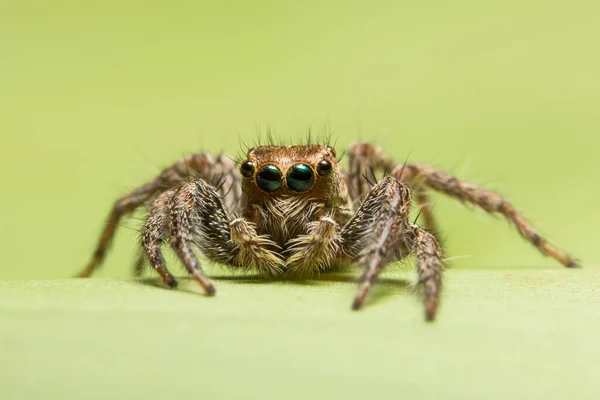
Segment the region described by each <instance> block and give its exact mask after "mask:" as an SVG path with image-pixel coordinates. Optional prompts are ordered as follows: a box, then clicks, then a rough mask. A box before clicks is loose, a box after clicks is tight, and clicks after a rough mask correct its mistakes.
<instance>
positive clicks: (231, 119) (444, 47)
mask: <svg viewBox="0 0 600 400" xmlns="http://www.w3.org/2000/svg"><path fill="white" fill-rule="evenodd" d="M486 3H488V2H486ZM599 13H600V5H599V3H598V2H594V1H576V2H557V1H553V2H548V1H527V2H502V3H498V4H483V3H481V2H477V1H458V2H423V1H419V2H416V1H415V2H396V1H384V2H382V1H374V2H368V3H367V2H350V1H339V2H317V1H315V2H280V1H257V2H243V1H242V2H229V1H227V2H177V1H175V2H171V3H168V4H166V3H164V4H163V3H162V2H146V1H139V2H112V1H102V2H85V3H80V2H72V1H71V2H69V1H56V2H39V1H38V2H35V1H34V2H3V4H2V5H1V7H0V53H1V54H2V62H0V113H1V118H0V132H1V135H2V146H1V149H0V151H1V157H0V162H1V163H2V168H1V172H0V173H1V174H2V182H3V183H4V190H3V192H4V194H3V195H2V196H1V197H0V202H1V204H0V210H1V211H0V218H1V224H0V229H1V231H0V240H1V241H2V243H3V248H4V251H3V263H2V267H1V268H0V277H1V278H56V277H68V276H71V274H72V273H73V272H74V271H76V270H78V269H79V268H80V267H81V266H82V265H83V264H84V263H85V262H86V261H87V259H88V256H89V255H90V253H91V251H92V249H93V246H94V244H95V241H96V236H97V235H98V234H99V232H100V229H101V226H102V224H103V222H104V218H105V216H106V214H107V213H108V211H109V207H110V205H111V203H112V201H113V200H114V199H115V198H116V197H117V196H119V195H121V194H123V193H124V192H125V191H127V190H129V189H130V188H132V187H134V186H135V185H138V184H140V183H142V182H144V181H146V180H147V179H149V178H150V177H152V176H153V175H154V174H155V173H156V172H157V171H158V170H159V169H160V168H162V167H164V166H166V165H168V164H170V163H171V162H173V161H175V160H177V159H178V158H180V157H181V156H182V155H183V154H187V153H190V152H193V151H197V150H200V149H207V150H211V151H215V152H217V151H231V152H237V151H238V150H239V147H240V146H239V140H238V138H241V139H243V140H245V141H251V140H253V139H254V138H255V137H256V132H257V129H259V128H257V127H260V129H263V130H264V129H265V127H266V126H267V125H270V126H271V127H272V128H273V130H274V132H275V133H276V134H277V135H280V136H282V137H285V138H290V139H294V138H298V137H302V136H303V135H304V133H305V132H306V130H307V128H308V127H309V126H312V128H313V131H317V132H318V131H320V130H324V129H326V126H329V127H330V128H331V131H332V132H333V133H334V135H335V137H336V138H337V146H338V147H339V148H343V147H344V146H346V145H347V144H348V143H349V142H350V141H353V140H357V139H363V140H372V141H375V142H376V143H379V144H381V145H383V146H384V147H385V148H386V149H387V150H388V151H389V152H390V153H391V154H393V156H395V157H396V158H398V159H399V160H403V159H405V158H406V156H407V155H408V154H409V153H410V159H411V160H413V161H419V162H431V163H434V164H435V165H437V166H438V167H440V168H444V169H448V170H450V171H453V172H455V173H456V174H458V175H459V176H461V177H463V178H465V179H468V180H470V181H473V182H476V183H479V184H482V185H486V186H488V187H491V188H495V189H497V190H499V191H501V192H502V193H503V194H505V195H506V196H507V197H509V198H510V199H511V200H512V201H513V202H514V203H515V204H516V205H517V206H518V207H519V208H520V209H521V210H522V211H523V212H524V213H525V215H526V216H528V217H529V218H530V219H531V220H532V221H533V222H534V223H535V224H536V225H537V226H538V227H539V229H540V231H541V232H542V233H544V234H546V235H547V236H548V237H549V238H550V239H551V240H553V241H554V242H555V243H557V244H558V245H559V246H561V247H563V248H565V249H568V250H569V251H570V252H572V253H573V254H575V255H577V256H578V257H580V258H581V259H582V260H583V262H584V264H585V265H590V264H594V263H597V262H598V256H597V252H595V250H596V249H595V244H596V243H597V239H596V237H595V236H596V235H595V230H596V228H597V225H598V221H599V218H598V216H599V213H600V211H599V209H598V207H596V203H597V202H596V196H597V195H598V194H599V193H600V191H599V189H598V184H597V183H598V182H599V181H600V179H599V178H600V163H599V162H598V160H597V153H598V150H599V148H600V138H599V134H598V132H599V130H600V129H599V128H600V113H599V110H600V96H599V95H598V94H599V93H600V73H599V71H600V53H599V52H598V51H597V40H598V38H599V37H600V24H598V15H599ZM435 207H436V212H437V214H438V215H439V218H440V222H441V228H442V230H443V232H444V234H445V235H446V236H447V238H448V239H447V245H448V248H449V251H448V254H449V256H463V255H468V256H470V257H468V258H461V259H459V260H457V261H456V262H454V266H455V267H456V268H467V267H473V268H494V267H523V266H528V267H533V266H555V265H556V264H555V263H553V262H552V261H551V260H548V259H544V258H543V257H541V256H540V255H539V254H538V253H537V252H536V251H535V250H533V249H532V248H530V246H528V245H526V244H525V243H524V242H523V241H522V240H521V239H520V238H519V237H518V235H517V234H515V232H514V231H513V229H511V228H508V227H507V226H506V224H505V223H504V222H503V221H501V220H498V221H496V220H494V219H493V218H489V217H488V216H485V215H483V214H482V213H479V212H475V213H473V212H471V211H469V210H467V209H466V208H464V207H463V206H460V205H458V204H455V203H454V202H452V201H447V200H446V199H445V198H440V197H438V198H437V199H436V206H435ZM130 226H132V227H136V224H135V223H134V224H133V225H130ZM135 235H136V232H133V231H131V230H126V229H121V231H120V232H119V237H118V240H117V242H116V246H114V247H113V251H112V253H111V254H110V256H109V258H108V262H107V263H106V265H105V267H104V268H103V271H102V273H103V274H105V275H109V276H119V275H120V276H127V275H128V274H129V268H128V267H124V264H128V263H129V260H130V259H131V257H133V254H134V252H133V250H132V249H133V247H135V246H136V241H135Z"/></svg>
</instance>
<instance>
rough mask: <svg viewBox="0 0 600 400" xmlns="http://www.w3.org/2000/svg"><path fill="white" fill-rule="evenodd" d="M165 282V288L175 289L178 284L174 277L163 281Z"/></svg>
mask: <svg viewBox="0 0 600 400" xmlns="http://www.w3.org/2000/svg"><path fill="white" fill-rule="evenodd" d="M165 284H166V285H167V289H175V288H176V287H177V285H179V282H177V280H175V278H171V279H170V280H168V281H165Z"/></svg>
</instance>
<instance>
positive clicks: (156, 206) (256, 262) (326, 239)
mask: <svg viewBox="0 0 600 400" xmlns="http://www.w3.org/2000/svg"><path fill="white" fill-rule="evenodd" d="M347 154H348V158H349V169H348V171H344V170H343V169H342V167H341V165H340V163H339V162H338V160H337V158H336V152H335V150H334V149H333V148H332V147H331V146H328V145H317V144H308V145H294V146H276V145H266V146H257V147H255V148H252V149H249V150H248V152H247V154H246V156H245V159H243V160H241V161H240V162H235V161H233V159H232V158H230V157H227V156H224V155H218V156H213V155H211V154H209V153H197V154H193V155H191V156H189V157H186V158H185V159H183V160H181V161H179V162H177V163H176V164H174V165H172V166H170V167H169V168H167V169H165V170H164V171H163V172H162V173H161V174H160V175H158V176H157V177H156V178H154V179H153V180H151V181H150V182H148V183H146V184H145V185H143V186H140V187H139V188H137V189H135V190H133V191H131V192H130V193H129V194H127V195H125V196H123V197H122V198H120V199H118V200H117V201H116V203H115V204H114V206H113V208H112V211H111V213H110V215H109V217H108V221H107V224H106V227H105V229H104V231H103V233H102V235H101V237H100V240H99V243H98V246H97V248H96V251H95V253H94V255H93V257H92V259H91V260H90V262H89V264H88V265H87V267H86V268H85V269H84V270H83V271H82V272H81V274H80V276H82V277H88V276H90V275H91V274H92V272H93V271H94V270H95V269H96V268H97V267H98V266H99V265H100V263H101V262H102V261H103V258H104V255H105V253H106V250H107V248H108V246H109V244H110V242H111V240H112V238H113V235H114V232H115V229H116V227H117V225H118V223H119V221H120V219H121V217H122V216H123V215H125V214H128V213H130V212H132V211H134V210H135V209H137V208H138V207H140V206H146V207H147V208H148V210H149V211H148V216H147V218H146V222H145V225H144V228H143V232H142V235H141V249H142V255H143V256H144V257H143V259H146V260H148V261H149V263H150V265H151V266H152V268H153V269H154V270H155V271H156V272H158V274H159V275H160V276H161V278H162V279H163V280H164V282H165V283H166V285H167V286H168V287H170V288H174V287H176V286H177V281H176V279H175V278H174V277H173V275H172V274H171V273H170V272H169V270H168V269H167V266H166V264H165V261H164V258H163V256H162V252H161V247H162V245H163V244H167V243H168V244H169V245H170V246H171V248H172V249H173V250H174V251H175V253H176V254H177V256H178V258H179V259H180V260H181V262H182V263H183V265H184V266H185V267H186V269H187V271H188V272H189V273H190V274H191V275H192V276H193V277H194V279H195V280H196V281H197V282H198V283H199V284H200V285H201V286H202V287H203V288H204V290H205V291H206V293H207V294H208V295H213V294H214V293H215V288H214V286H213V284H212V283H211V282H210V280H209V279H208V278H207V277H206V276H205V274H204V272H203V270H202V267H201V265H200V262H199V260H198V258H197V256H196V254H195V250H196V249H198V250H200V251H201V252H202V253H203V254H204V255H205V256H206V257H207V258H208V259H210V260H212V261H215V262H217V263H221V264H224V265H226V266H228V267H230V268H232V269H235V270H255V271H258V272H259V273H260V274H263V275H266V276H281V275H303V274H314V273H316V272H321V271H327V270H330V269H331V268H332V266H333V265H337V264H356V265H359V266H360V267H361V268H362V270H363V274H362V277H361V278H360V283H359V288H358V292H357V294H356V296H355V298H354V301H353V302H352V308H353V309H359V308H360V307H361V306H362V305H363V303H364V301H365V298H366V296H367V293H368V291H369V288H370V287H371V286H372V285H373V284H374V283H375V281H376V279H377V277H378V275H379V274H380V272H381V271H382V270H383V269H384V267H385V266H386V265H387V264H389V263H391V262H394V261H398V260H402V259H404V258H406V257H408V256H410V255H414V256H415V259H416V269H417V274H418V278H419V284H420V285H421V286H422V288H423V301H424V303H425V317H426V319H428V320H433V319H434V317H435V315H436V311H437V308H438V303H439V296H440V290H441V276H442V275H441V274H442V258H441V248H440V245H439V241H438V240H437V238H436V232H437V228H436V224H435V220H434V217H433V215H432V208H431V205H430V202H429V197H428V190H430V189H433V190H436V191H439V192H443V193H445V194H447V195H449V196H451V197H453V198H456V199H458V200H460V201H462V202H465V203H469V204H471V205H473V206H476V207H479V208H481V209H483V210H485V211H487V212H488V213H494V214H500V215H502V216H504V217H505V218H506V219H507V220H508V221H509V222H510V223H511V224H512V225H514V226H515V227H516V229H517V230H518V232H519V233H520V234H521V235H522V236H523V237H524V238H525V239H526V240H528V241H529V242H531V243H532V244H533V245H534V246H535V247H537V248H538V249H539V250H540V251H541V252H542V253H543V254H546V255H549V256H550V257H553V258H554V259H556V260H557V261H558V262H560V263H561V264H563V265H564V266H566V267H576V266H578V265H577V262H576V261H575V260H574V259H573V258H571V257H570V256H569V255H567V254H566V253H564V252H563V251H561V250H559V249H557V248H556V247H554V246H553V245H551V244H550V243H548V241H546V240H545V239H543V238H542V236H540V235H539V234H538V233H537V232H536V230H535V229H534V228H533V227H532V225H531V224H530V223H529V222H528V221H527V220H526V219H525V218H524V217H523V216H522V215H521V214H520V213H519V212H518V211H517V210H516V209H515V207H514V206H513V205H512V204H511V203H510V202H508V201H507V200H506V199H504V198H503V197H502V196H500V195H499V194H497V193H494V192H492V191H489V190H486V189H483V188H480V187H478V186H475V185H472V184H469V183H466V182H464V181H461V180H459V179H457V178H456V177H454V176H452V175H450V174H448V173H446V172H444V171H441V170H438V169H435V168H432V167H430V166H428V165H421V164H411V163H398V162H396V161H394V160H392V159H391V158H390V157H388V155H387V154H386V153H385V152H384V151H383V150H382V149H381V148H380V147H377V146H375V145H373V144H370V143H354V144H352V145H351V146H350V148H349V150H348V152H347ZM190 173H192V174H194V175H195V177H194V178H193V179H187V178H188V177H189V176H190ZM374 175H380V176H383V178H381V179H380V180H379V182H373V181H372V180H371V179H366V178H365V177H366V176H374ZM413 197H414V200H415V202H416V204H417V205H418V207H419V208H420V213H421V214H422V216H423V220H424V221H425V226H424V227H420V226H419V225H417V224H416V223H414V222H412V221H411V220H410V219H409V212H410V208H411V202H412V201H413V200H412V198H413ZM138 267H139V266H138ZM136 269H139V268H137V267H136Z"/></svg>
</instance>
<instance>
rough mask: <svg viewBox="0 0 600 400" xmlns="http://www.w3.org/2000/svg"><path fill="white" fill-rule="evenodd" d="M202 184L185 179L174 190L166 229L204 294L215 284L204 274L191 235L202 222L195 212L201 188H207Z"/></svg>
mask: <svg viewBox="0 0 600 400" xmlns="http://www.w3.org/2000/svg"><path fill="white" fill-rule="evenodd" d="M204 186H205V184H204V183H203V182H202V181H194V182H189V183H187V184H185V185H183V186H182V187H181V188H179V189H178V190H177V191H176V192H175V195H174V196H173V197H172V198H171V200H170V202H169V231H170V241H171V247H172V248H173V250H175V253H177V256H178V257H179V260H181V262H182V263H183V265H184V266H185V268H186V269H187V271H188V272H189V273H190V275H192V276H193V277H194V279H195V280H196V282H198V283H199V284H200V286H202V288H203V289H204V291H205V292H206V294H208V295H209V296H212V295H214V294H215V288H214V286H213V285H212V283H211V282H210V281H209V280H208V278H207V277H206V275H204V272H203V271H202V266H201V265H200V262H199V261H198V258H197V257H196V255H195V254H194V251H193V249H192V245H193V244H194V236H195V235H197V233H196V232H197V231H196V230H197V229H198V227H199V226H200V225H201V224H205V223H206V221H205V220H204V219H203V218H201V217H200V215H198V214H199V213H198V209H197V207H198V205H200V207H204V206H205V205H204V204H203V203H202V200H201V198H202V197H203V194H201V191H202V190H203V189H208V188H205V187H204ZM206 186H208V185H206ZM208 190H210V189H208ZM214 194H215V195H216V193H214Z"/></svg>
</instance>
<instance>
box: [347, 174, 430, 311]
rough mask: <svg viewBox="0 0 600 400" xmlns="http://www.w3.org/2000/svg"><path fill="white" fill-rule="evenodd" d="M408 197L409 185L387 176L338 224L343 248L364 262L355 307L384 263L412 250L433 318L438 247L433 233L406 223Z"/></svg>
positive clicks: (401, 256) (427, 305)
mask: <svg viewBox="0 0 600 400" xmlns="http://www.w3.org/2000/svg"><path fill="white" fill-rule="evenodd" d="M410 202H411V198H410V191H409V189H408V186H406V185H405V184H403V183H402V182H400V181H399V180H397V179H396V178H394V177H391V176H386V177H384V178H383V179H382V180H381V181H380V182H379V183H378V184H376V185H375V186H373V188H372V189H371V191H370V192H369V193H368V195H367V197H366V198H365V200H364V201H363V203H362V204H361V206H360V207H359V209H358V210H357V212H356V214H355V215H354V217H353V218H352V219H351V220H350V221H349V222H348V223H347V224H346V226H344V228H343V229H342V232H341V238H342V248H341V251H342V252H343V253H344V254H347V255H348V256H350V258H353V259H358V260H359V262H360V264H362V265H363V267H364V273H363V275H362V277H361V284H360V287H359V289H358V292H357V294H356V296H355V298H354V302H353V303H352V308H353V309H355V310H357V309H359V308H360V307H361V306H362V305H363V303H364V300H365V298H366V296H367V293H368V291H369V289H370V287H371V286H372V285H373V283H375V281H376V279H377V277H378V276H379V274H380V273H381V271H382V270H383V268H384V267H385V266H386V265H387V264H389V263H390V262H393V261H396V260H400V259H402V258H404V257H406V256H407V255H408V254H410V253H415V254H416V256H417V273H418V274H419V282H420V283H421V284H422V285H423V287H424V288H425V290H424V302H425V315H426V318H427V319H428V320H433V319H434V317H435V313H436V310H437V305H438V301H439V295H440V289H441V260H440V255H441V254H440V247H439V245H438V243H437V241H436V240H435V238H434V236H433V235H431V234H430V233H428V232H427V231H425V230H423V229H422V228H420V227H418V226H416V225H414V224H412V223H410V221H409V219H408V218H409V212H410Z"/></svg>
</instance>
